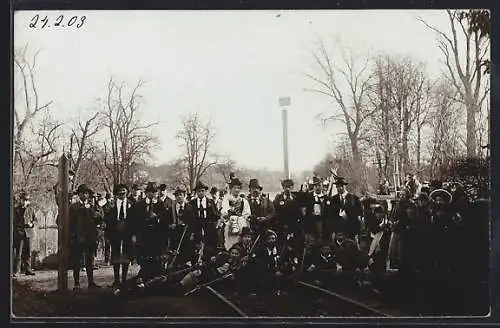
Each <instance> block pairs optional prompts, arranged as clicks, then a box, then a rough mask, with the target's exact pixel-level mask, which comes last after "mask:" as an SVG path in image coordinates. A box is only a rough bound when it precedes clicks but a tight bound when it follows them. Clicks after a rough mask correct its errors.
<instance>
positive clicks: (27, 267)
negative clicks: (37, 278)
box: [24, 262, 35, 276]
mask: <svg viewBox="0 0 500 328" xmlns="http://www.w3.org/2000/svg"><path fill="white" fill-rule="evenodd" d="M24 268H25V269H24V274H25V275H27V276H34V275H35V273H34V272H33V270H31V265H30V263H29V262H26V263H25V264H24Z"/></svg>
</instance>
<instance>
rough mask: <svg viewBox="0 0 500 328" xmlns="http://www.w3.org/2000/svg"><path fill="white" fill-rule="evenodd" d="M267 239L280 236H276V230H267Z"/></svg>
mask: <svg viewBox="0 0 500 328" xmlns="http://www.w3.org/2000/svg"><path fill="white" fill-rule="evenodd" d="M265 236H266V239H267V238H269V237H270V236H274V237H276V238H278V235H277V234H276V232H274V230H271V229H267V230H266V235H265Z"/></svg>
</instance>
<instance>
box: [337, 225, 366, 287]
mask: <svg viewBox="0 0 500 328" xmlns="http://www.w3.org/2000/svg"><path fill="white" fill-rule="evenodd" d="M332 251H333V256H334V257H335V259H336V261H337V263H339V264H340V268H339V269H338V272H339V273H342V274H341V275H340V276H343V277H344V279H340V278H339V281H341V280H346V282H353V283H355V284H356V285H358V286H361V284H362V283H361V280H362V278H363V270H365V268H366V266H367V264H368V256H367V255H366V254H363V252H361V251H360V250H359V249H358V247H357V246H356V243H355V242H354V241H353V240H351V239H347V238H346V237H345V235H344V234H343V233H342V232H338V233H337V234H336V235H335V239H334V242H333V246H332Z"/></svg>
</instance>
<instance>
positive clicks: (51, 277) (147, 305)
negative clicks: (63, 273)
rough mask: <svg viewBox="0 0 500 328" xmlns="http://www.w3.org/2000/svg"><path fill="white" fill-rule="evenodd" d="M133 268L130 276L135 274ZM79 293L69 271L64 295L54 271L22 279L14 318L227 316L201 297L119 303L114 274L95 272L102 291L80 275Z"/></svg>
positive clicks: (16, 285)
mask: <svg viewBox="0 0 500 328" xmlns="http://www.w3.org/2000/svg"><path fill="white" fill-rule="evenodd" d="M138 269H139V268H138V266H137V265H135V266H132V267H131V270H130V271H131V272H130V275H131V276H132V275H135V274H137V272H138ZM80 277H81V278H80V283H81V286H82V291H81V292H80V293H78V294H76V293H74V292H72V288H73V278H72V272H71V271H68V289H69V292H68V293H67V294H60V293H58V292H57V271H39V272H37V273H36V275H35V276H21V277H19V278H17V279H16V281H15V282H14V285H13V314H14V315H15V316H16V317H18V318H22V317H54V316H57V317H162V318H164V317H211V316H227V315H228V314H227V313H224V311H225V310H227V309H226V308H224V307H220V305H219V304H217V303H215V304H214V303H213V302H211V301H213V300H211V299H210V298H207V297H206V296H204V295H201V294H200V295H193V296H190V297H182V296H180V297H179V296H169V295H165V296H143V297H137V298H129V299H118V298H116V297H114V296H113V295H112V293H111V289H110V288H108V286H109V285H111V283H112V282H113V270H112V268H111V267H104V268H100V269H98V270H95V271H94V279H95V281H96V283H97V284H99V285H100V286H102V287H103V288H101V289H97V290H88V289H87V288H86V286H87V277H86V273H85V272H81V275H80Z"/></svg>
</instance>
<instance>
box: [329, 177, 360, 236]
mask: <svg viewBox="0 0 500 328" xmlns="http://www.w3.org/2000/svg"><path fill="white" fill-rule="evenodd" d="M346 185H347V182H346V181H345V180H344V178H341V177H338V178H337V179H336V181H335V186H336V187H337V194H336V195H335V196H333V197H332V203H331V205H332V218H331V219H329V224H330V226H331V228H330V229H329V230H330V231H331V232H332V239H334V238H335V237H334V235H333V234H335V233H338V232H343V233H344V234H345V236H346V237H347V238H349V239H353V240H354V241H356V242H357V240H358V236H359V233H360V230H361V215H362V214H363V207H362V205H361V201H360V200H359V197H358V196H356V195H354V194H351V193H349V192H348V191H347V190H346V189H345V186H346Z"/></svg>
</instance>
